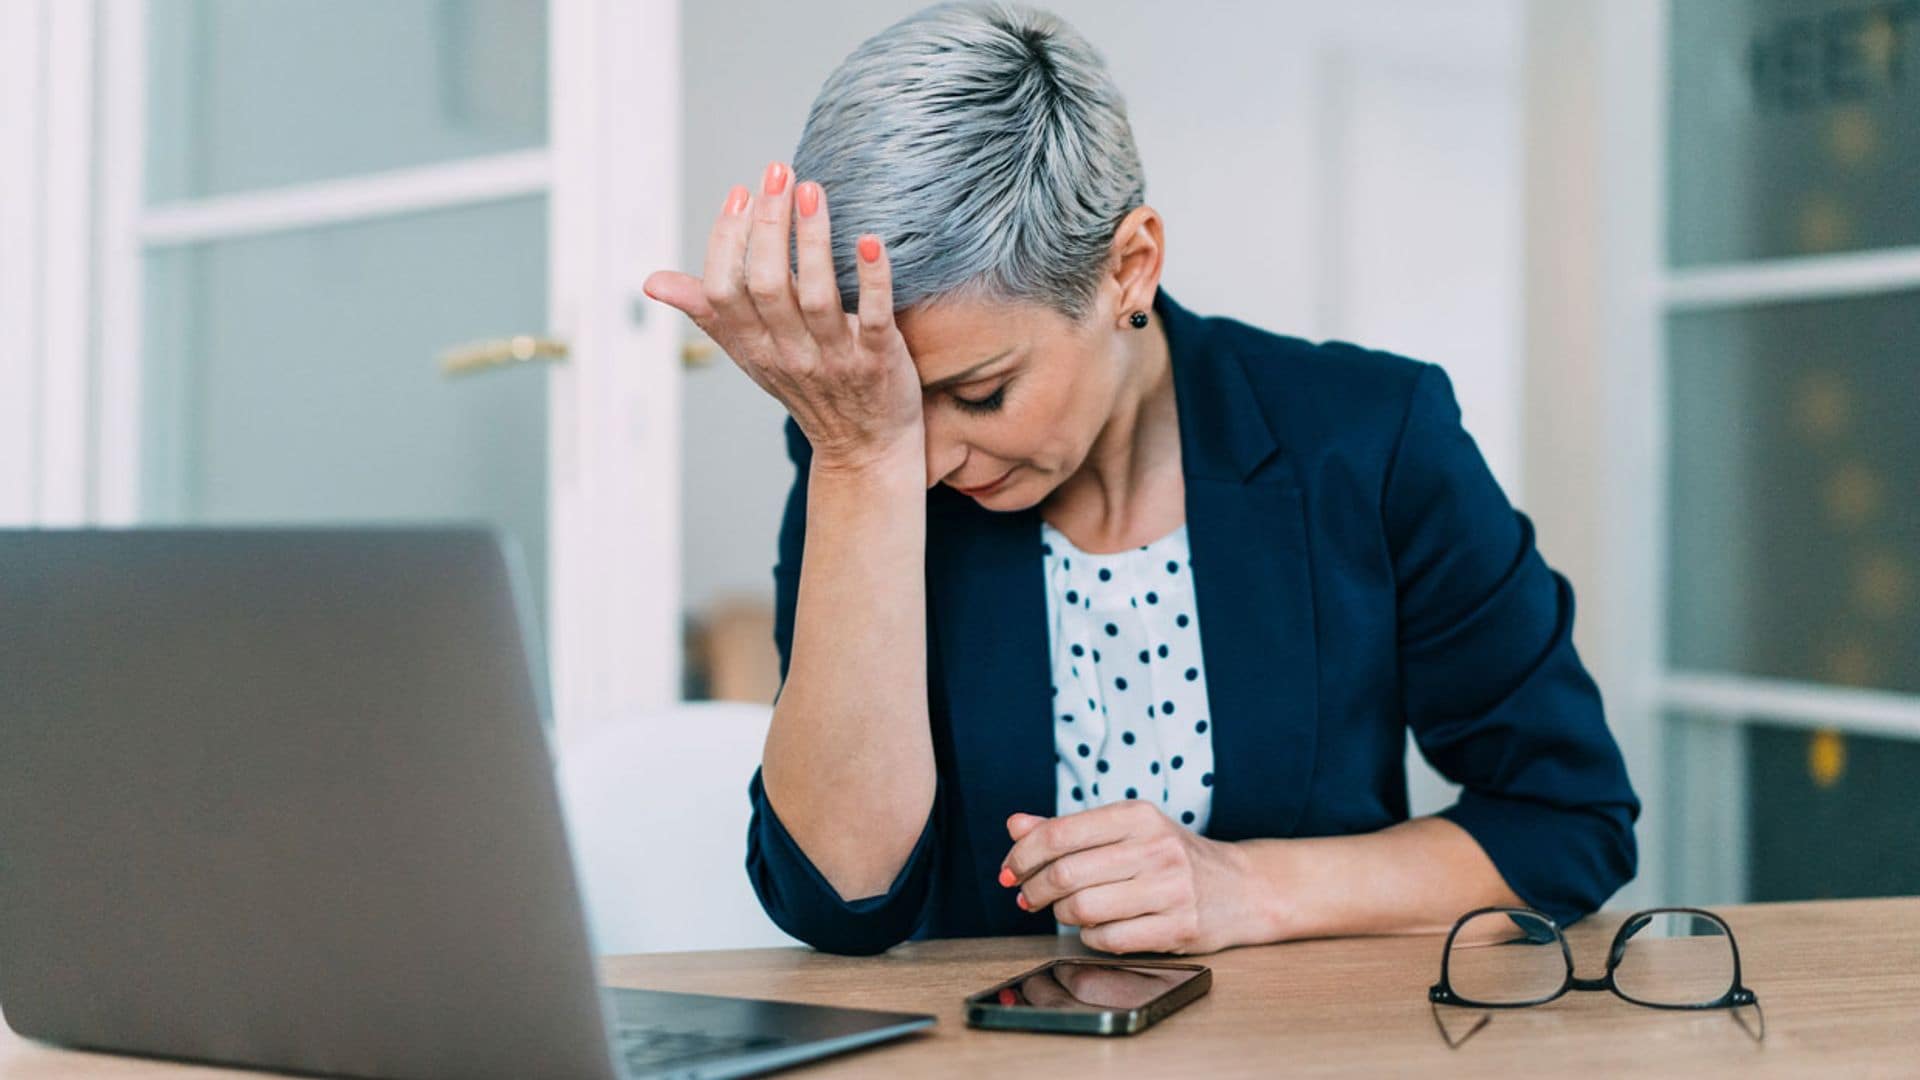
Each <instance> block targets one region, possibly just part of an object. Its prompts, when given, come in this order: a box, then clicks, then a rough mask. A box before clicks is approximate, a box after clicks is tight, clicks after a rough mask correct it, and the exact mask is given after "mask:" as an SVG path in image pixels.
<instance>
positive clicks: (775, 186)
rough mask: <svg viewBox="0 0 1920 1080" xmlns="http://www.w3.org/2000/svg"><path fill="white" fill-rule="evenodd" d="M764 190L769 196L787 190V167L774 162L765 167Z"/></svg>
mask: <svg viewBox="0 0 1920 1080" xmlns="http://www.w3.org/2000/svg"><path fill="white" fill-rule="evenodd" d="M766 190H767V194H769V195H778V194H780V193H781V192H783V191H785V190H787V167H786V166H785V165H782V164H780V163H779V162H777V161H776V162H774V163H773V164H771V165H769V166H767V182H766Z"/></svg>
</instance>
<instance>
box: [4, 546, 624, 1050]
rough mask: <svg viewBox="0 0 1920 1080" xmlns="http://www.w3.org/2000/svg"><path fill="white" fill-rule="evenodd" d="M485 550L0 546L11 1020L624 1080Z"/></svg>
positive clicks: (151, 1042) (134, 1037) (108, 1033)
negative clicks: (615, 1070)
mask: <svg viewBox="0 0 1920 1080" xmlns="http://www.w3.org/2000/svg"><path fill="white" fill-rule="evenodd" d="M513 557H514V556H513V555H512V553H511V549H510V548H503V546H502V542H501V541H500V540H499V539H498V538H496V536H495V535H494V534H493V533H491V532H490V531H488V530H486V529H481V528H439V529H397V528H394V529H327V528H319V529H156V530H112V531H92V530H73V531H0V1008H4V1011H5V1014H6V1019H7V1021H8V1022H9V1024H10V1025H11V1026H12V1027H13V1028H15V1030H17V1031H19V1032H21V1033H22V1034H24V1035H28V1036H31V1037H34V1038H39V1039H43V1040H46V1041H50V1042H57V1043H65V1044H70V1045H82V1046H90V1047H95V1048H100V1049H110V1050H118V1051H125V1052H133V1053H146V1054H156V1055H163V1056H170V1057H186V1058H199V1059H206V1060H216V1061H223V1062H234V1063H245V1064H254V1065H260V1066H270V1067H272V1066H277V1067H280V1068H298V1069H300V1070H304V1071H312V1072H325V1073H342V1074H349V1075H364V1076H376V1075H377V1076H390V1077H391V1076H407V1077H430V1078H431V1077H502V1078H507V1077H512V1078H524V1077H530V1076H541V1077H593V1078H602V1077H606V1076H609V1075H612V1066H611V1064H610V1061H611V1059H610V1055H609V1052H608V1042H607V1036H606V1029H605V1017H604V1015H603V1011H602V1009H603V1005H602V1001H601V998H600V994H599V991H598V989H597V979H596V976H595V970H594V965H593V957H592V952H591V947H590V943H589V941H588V937H587V930H586V925H585V920H584V918H583V916H582V913H581V902H580V896H579V894H578V891H577V888H576V884H575V876H574V868H573V865H572V861H571V854H570V851H569V849H568V844H567V839H566V836H565V833H564V829H563V825H562V819H561V812H560V805H559V800H558V797H557V793H556V791H555V783H554V778H553V775H552V770H551V764H552V758H551V755H550V752H549V748H548V746H547V745H546V735H545V732H544V727H543V723H542V719H541V708H540V704H539V700H540V695H539V693H538V691H537V687H536V683H535V681H534V677H533V674H532V670H531V666H530V665H529V663H528V662H527V659H526V658H527V655H528V651H527V642H526V641H525V640H524V634H523V632H522V618H521V613H520V612H519V610H518V609H517V603H516V599H515V595H514V591H513V587H512V576H513V574H514V572H515V571H514V570H513V569H511V568H510V560H512V559H513Z"/></svg>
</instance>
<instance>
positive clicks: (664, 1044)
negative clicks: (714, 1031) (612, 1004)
mask: <svg viewBox="0 0 1920 1080" xmlns="http://www.w3.org/2000/svg"><path fill="white" fill-rule="evenodd" d="M614 1035H615V1040H616V1042H617V1044H618V1045H619V1048H620V1055H621V1059H622V1060H623V1061H624V1062H625V1063H626V1066H627V1068H629V1069H633V1070H635V1071H643V1070H646V1069H654V1068H658V1067H660V1066H662V1065H675V1064H680V1063H683V1062H686V1063H690V1062H692V1061H694V1060H696V1059H700V1058H707V1057H718V1056H720V1055H724V1054H739V1053H744V1052H747V1051H755V1050H771V1049H773V1048H774V1047H776V1046H784V1045H786V1044H787V1043H788V1042H789V1041H790V1040H788V1039H786V1038H783V1037H781V1036H779V1035H745V1034H740V1035H710V1034H707V1033H706V1032H703V1031H679V1030H673V1029H670V1028H660V1027H647V1026H643V1025H638V1024H621V1025H620V1026H619V1027H617V1028H615V1029H614Z"/></svg>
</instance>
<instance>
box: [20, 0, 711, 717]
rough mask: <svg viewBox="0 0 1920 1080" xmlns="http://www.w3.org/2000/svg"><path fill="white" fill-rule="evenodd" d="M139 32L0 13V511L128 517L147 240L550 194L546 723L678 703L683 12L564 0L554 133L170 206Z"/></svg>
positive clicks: (661, 2)
mask: <svg viewBox="0 0 1920 1080" xmlns="http://www.w3.org/2000/svg"><path fill="white" fill-rule="evenodd" d="M147 29H148V28H147V5H146V3H145V2H144V0H100V2H99V4H98V6H97V7H96V5H95V4H94V3H90V2H68V0H8V2H7V3H6V4H3V5H0V89H4V91H5V92H4V94H0V243H3V244H4V251H0V325H4V326H7V327H9V328H10V329H9V331H8V336H9V338H11V339H12V340H14V341H16V342H24V343H25V347H24V348H18V349H5V350H0V522H16V523H22V524H37V525H80V524H95V525H103V526H119V525H130V524H133V523H135V522H137V521H139V520H140V507H139V498H138V493H139V489H140V484H139V476H140V474H139V469H140V455H139V447H140V432H139V426H140V420H141V410H140V366H141V356H140V351H141V344H142V334H141V326H142V322H141V319H142V306H141V305H142V300H141V281H142V276H141V266H142V260H143V259H144V256H145V254H146V252H147V251H149V250H151V249H153V248H155V247H164V246H168V245H172V244H183V243H192V242H200V241H205V240H208V239H212V238H214V237H218V236H232V235H242V234H246V235H256V234H259V233H263V232H272V231H276V230H279V229H285V228H293V227H306V226H312V225H316V224H324V223H327V222H331V221H343V220H364V219H366V218H368V217H373V216H380V215H385V214H394V213H403V212H410V211H418V210H426V209H433V208H438V207H448V206H456V205H470V204H474V203H479V202H486V201H492V200H496V199H501V198H508V197H513V196H517V195H525V194H528V193H534V192H539V191H547V192H548V194H549V199H548V206H549V211H550V216H549V229H548V265H549V267H550V268H551V269H550V277H549V286H548V288H549V294H548V311H549V316H550V325H549V326H547V327H529V328H528V332H529V333H544V334H547V335H550V336H555V337H558V338H561V339H562V340H565V341H568V342H569V343H570V346H571V355H570V356H569V358H568V360H567V362H566V363H565V364H563V365H555V366H553V367H552V368H550V370H549V375H548V378H549V380H550V382H549V387H548V389H549V393H548V400H549V418H548V427H549V453H548V459H549V477H548V491H549V506H548V516H549V517H548V529H549V547H550V551H551V568H550V570H551V572H550V575H549V577H550V580H551V582H552V588H551V589H550V590H549V593H550V595H549V600H548V603H549V610H548V612H547V615H548V620H547V625H548V627H549V630H550V637H551V640H550V641H548V642H547V652H548V656H549V658H550V663H551V676H552V678H551V685H552V689H553V701H554V711H555V716H556V720H557V721H558V722H559V723H560V724H561V725H563V726H564V727H565V728H567V729H579V728H585V727H591V726H593V725H595V724H598V723H604V722H609V721H613V720H617V719H618V718H621V717H627V716H633V715H636V714H638V713H640V712H642V711H644V710H648V709H652V708H657V707H659V706H661V705H664V704H667V703H669V702H672V701H676V700H678V698H679V696H680V671H681V649H680V597H679V593H680V508H679V503H680V499H679V490H680V427H679V424H680V360H679V342H678V335H677V333H676V332H675V330H676V328H675V327H674V326H673V325H672V324H671V323H670V322H668V321H666V320H652V321H651V322H650V323H649V322H648V321H647V320H645V319H644V315H645V314H646V312H647V307H646V305H645V304H644V303H642V302H641V299H640V298H641V297H642V295H643V294H642V293H641V291H640V282H641V281H642V280H643V279H644V277H645V276H646V274H647V273H648V272H650V270H651V269H652V268H655V267H659V266H669V265H673V264H674V262H675V260H676V259H677V256H678V252H679V248H680V242H679V239H680V238H679V233H678V228H679V215H678V213H677V207H678V204H679V177H680V161H679V134H680V133H679V123H680V121H679V117H680V102H679V97H680V78H679V66H678V65H679V6H678V4H677V3H676V2H674V0H635V2H631V3H629V2H623V0H551V2H550V19H549V33H548V40H549V71H550V73H551V76H550V77H551V80H552V82H551V86H550V92H551V93H550V103H549V108H550V116H549V135H550V141H549V145H548V146H547V147H546V148H543V149H539V150H534V151H524V152H517V153H510V154H502V155H494V156H490V157H486V158H480V159H473V160H467V161H461V162H456V163H451V164H443V165H434V166H427V167H423V168H413V169H402V170H395V171H393V172H389V173H383V174H379V175H376V176H366V177H356V178H352V179H348V180H342V181H323V182H320V183H314V184H303V185H298V186H294V187H290V188H283V189H278V190H275V191H271V192H256V193H248V194H246V195H242V196H235V197H226V198H214V199H208V200H203V201H197V202H195V203H193V204H191V205H187V206H174V207H168V208H165V209H162V210H157V211H148V210H146V209H145V208H144V207H143V206H142V187H143V182H144V181H143V163H144V161H145V159H146V153H145V138H146V131H145V100H144V95H145V92H146V91H145V87H146V74H147V73H146V64H145V59H146V35H147ZM96 50H97V51H96ZM96 56H97V57H98V58H99V67H98V71H99V79H98V82H96V80H95V72H96V61H95V57H96ZM96 87H97V88H98V90H99V93H100V96H101V101H100V109H99V123H100V127H99V129H98V130H97V132H96V129H95V128H94V126H93V124H94V120H93V113H94V109H93V104H94V102H93V96H94V93H95V89H96ZM96 135H97V136H98V141H97V143H96ZM96 145H97V146H98V147H99V151H98V154H97V155H96V152H95V149H94V148H95V146H96ZM96 156H97V157H98V160H96ZM96 187H97V191H98V195H99V207H100V211H99V217H98V220H97V221H96V220H94V219H93V216H92V209H91V207H92V199H93V196H94V194H95V191H96ZM423 362H424V360H423ZM571 733H572V732H571V731H570V732H569V734H571Z"/></svg>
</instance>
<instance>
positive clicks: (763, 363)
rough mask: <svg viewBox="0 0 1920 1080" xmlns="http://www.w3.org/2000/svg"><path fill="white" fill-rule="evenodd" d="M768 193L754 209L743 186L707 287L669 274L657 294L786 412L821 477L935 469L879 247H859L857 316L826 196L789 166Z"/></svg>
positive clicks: (652, 292) (731, 205)
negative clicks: (885, 467) (904, 465)
mask: <svg viewBox="0 0 1920 1080" xmlns="http://www.w3.org/2000/svg"><path fill="white" fill-rule="evenodd" d="M761 192H762V193H761V195H760V196H759V197H758V198H749V196H748V192H747V189H746V187H745V186H743V185H735V186H734V188H733V190H732V191H731V192H729V193H728V196H727V201H726V204H725V205H724V206H723V207H722V209H721V212H720V218H719V220H718V221H717V222H715V223H714V226H713V233H712V235H711V236H710V237H709V238H708V240H707V262H706V268H705V272H706V276H705V277H701V278H696V277H693V276H691V275H688V274H682V273H679V272H677V271H673V270H661V271H658V272H656V273H654V274H652V275H649V276H648V278H647V280H646V283H645V285H644V286H643V287H644V289H645V291H646V294H647V295H648V296H650V297H652V298H653V299H655V300H658V301H660V302H662V303H665V304H669V305H672V306H673V307H676V308H679V309H680V310H681V311H683V312H685V313H686V315H687V317H688V318H690V319H692V320H693V321H694V324H695V325H697V326H699V327H700V329H702V330H704V331H706V333H707V336H709V337H711V338H713V340H714V341H715V342H716V343H717V344H718V345H719V346H720V347H721V348H722V349H724V350H726V353H727V355H728V356H730V357H732V358H733V361H734V363H736V364H738V365H740V369H741V370H742V371H745V372H746V373H747V376H748V377H749V378H751V379H752V380H753V381H754V382H756V383H758V384H759V385H760V387H761V389H763V390H765V391H766V392H767V393H769V394H772V395H773V396H774V397H775V398H777V399H778V400H779V401H780V403H781V404H782V405H784V406H786V408H787V411H788V412H789V413H792V414H793V418H794V421H795V422H796V423H798V424H799V425H800V430H801V432H802V433H803V434H804V435H806V437H807V442H808V443H810V444H811V445H812V447H813V461H814V464H815V466H816V467H826V468H861V467H864V466H866V465H868V464H871V463H873V462H876V461H879V460H882V459H885V458H887V457H889V456H890V455H894V454H906V453H913V454H916V455H918V456H919V457H920V458H921V459H922V460H924V457H925V442H926V432H925V428H924V427H923V425H922V422H921V412H920V397H921V395H920V377H919V374H918V372H917V371H916V370H915V369H914V366H913V357H912V356H911V355H910V354H909V353H908V351H907V343H906V340H905V339H904V338H902V337H901V336H900V329H899V327H898V326H896V325H895V324H894V320H893V278H892V273H891V269H890V264H889V263H888V261H887V253H886V250H885V248H884V247H883V245H882V244H881V243H880V240H879V238H878V237H876V236H873V235H871V234H867V235H863V236H861V237H860V238H859V242H858V243H857V244H856V245H855V248H856V252H857V253H856V255H855V258H854V262H855V263H856V265H857V267H858V272H859V279H860V301H859V310H858V313H857V314H848V313H847V312H846V311H845V310H843V308H842V306H841V298H840V288H839V285H838V284H837V282H836V279H835V277H834V269H833V250H832V244H831V235H832V234H831V232H830V231H829V228H828V217H827V199H826V192H825V191H824V190H823V189H822V188H821V187H820V185H819V184H817V183H814V182H813V181H805V182H803V183H801V184H799V185H797V186H796V185H794V184H793V183H792V176H791V171H790V170H789V169H788V167H787V165H786V164H785V163H784V162H778V161H776V162H773V163H772V164H770V165H769V166H768V167H767V172H766V176H765V177H764V178H763V182H762V186H761ZM796 203H797V204H798V205H797V206H796ZM796 209H797V211H798V219H797V221H796V219H795V216H794V215H795V211H796ZM790 230H792V231H793V232H794V233H797V243H798V249H797V250H798V260H797V261H798V264H799V272H798V274H797V275H796V274H795V273H794V271H793V269H792V265H791V264H790V263H789V262H788V259H789V249H788V247H787V244H788V236H789V232H790Z"/></svg>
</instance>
